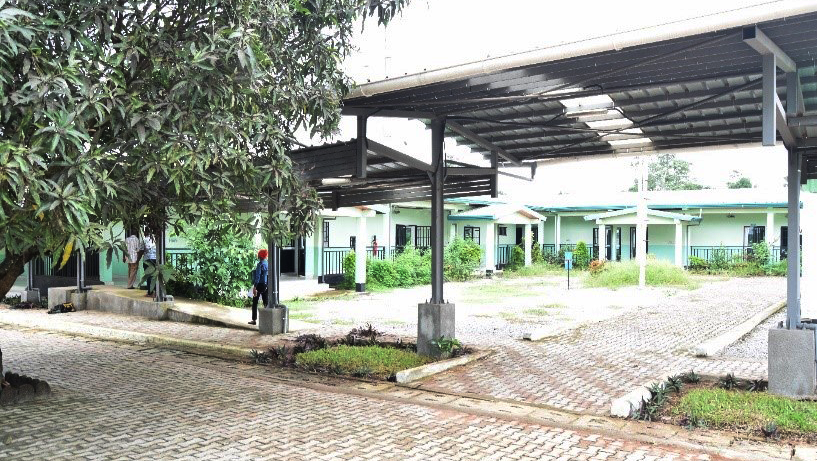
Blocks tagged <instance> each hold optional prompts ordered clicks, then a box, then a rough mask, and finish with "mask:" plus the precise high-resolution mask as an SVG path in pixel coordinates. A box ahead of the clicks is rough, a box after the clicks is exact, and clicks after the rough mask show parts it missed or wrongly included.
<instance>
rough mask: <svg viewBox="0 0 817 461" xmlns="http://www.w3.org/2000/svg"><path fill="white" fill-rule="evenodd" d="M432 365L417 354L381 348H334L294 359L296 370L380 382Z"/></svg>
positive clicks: (300, 355) (308, 353) (429, 360)
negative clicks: (301, 369) (375, 379)
mask: <svg viewBox="0 0 817 461" xmlns="http://www.w3.org/2000/svg"><path fill="white" fill-rule="evenodd" d="M432 361H433V359H432V358H430V357H423V356H421V355H418V354H417V353H416V352H412V351H407V350H403V349H394V348H388V347H380V346H335V347H329V348H326V349H321V350H317V351H310V352H303V353H300V354H298V355H297V356H296V358H295V364H296V365H297V366H299V367H303V368H306V369H309V370H314V371H328V372H331V373H336V374H340V375H351V376H366V377H375V378H380V379H388V378H389V377H391V376H394V375H395V374H396V373H397V372H398V371H401V370H406V369H408V368H414V367H418V366H420V365H424V364H426V363H429V362H432Z"/></svg>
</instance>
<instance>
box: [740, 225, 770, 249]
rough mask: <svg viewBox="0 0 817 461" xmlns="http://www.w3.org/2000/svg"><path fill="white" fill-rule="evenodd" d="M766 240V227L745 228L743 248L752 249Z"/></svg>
mask: <svg viewBox="0 0 817 461" xmlns="http://www.w3.org/2000/svg"><path fill="white" fill-rule="evenodd" d="M765 240H766V226H743V246H745V247H750V246H752V245H754V244H755V243H760V242H763V241H765Z"/></svg>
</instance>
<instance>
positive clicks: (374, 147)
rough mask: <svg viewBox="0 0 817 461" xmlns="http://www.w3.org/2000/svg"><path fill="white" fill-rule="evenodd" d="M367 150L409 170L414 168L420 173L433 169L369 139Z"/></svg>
mask: <svg viewBox="0 0 817 461" xmlns="http://www.w3.org/2000/svg"><path fill="white" fill-rule="evenodd" d="M367 142H368V148H369V150H370V151H372V152H374V153H375V154H378V155H382V156H383V157H388V158H390V159H392V160H394V161H396V162H400V163H404V164H406V165H408V166H410V167H411V168H416V169H418V170H420V171H426V172H431V171H433V168H432V167H431V165H429V164H428V163H425V162H423V161H421V160H419V159H416V158H414V157H412V156H410V155H407V154H404V153H402V152H400V151H398V150H395V149H392V148H391V147H389V146H386V145H383V144H380V143H379V142H376V141H372V140H371V139H369V140H367Z"/></svg>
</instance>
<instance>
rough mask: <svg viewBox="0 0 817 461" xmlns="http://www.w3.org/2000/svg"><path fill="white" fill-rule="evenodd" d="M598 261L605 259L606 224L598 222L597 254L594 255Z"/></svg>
mask: <svg viewBox="0 0 817 461" xmlns="http://www.w3.org/2000/svg"><path fill="white" fill-rule="evenodd" d="M596 258H597V259H598V260H599V261H606V260H607V226H605V225H604V224H599V254H597V255H596Z"/></svg>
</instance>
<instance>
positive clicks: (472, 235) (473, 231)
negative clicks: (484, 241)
mask: <svg viewBox="0 0 817 461" xmlns="http://www.w3.org/2000/svg"><path fill="white" fill-rule="evenodd" d="M462 238H463V239H465V240H473V241H474V242H476V243H477V244H479V227H474V226H465V227H463V228H462Z"/></svg>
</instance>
